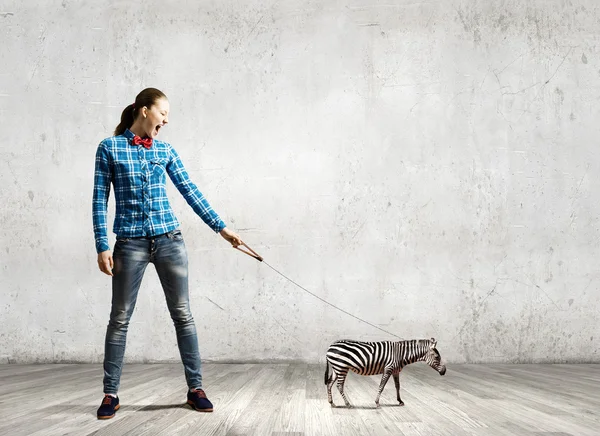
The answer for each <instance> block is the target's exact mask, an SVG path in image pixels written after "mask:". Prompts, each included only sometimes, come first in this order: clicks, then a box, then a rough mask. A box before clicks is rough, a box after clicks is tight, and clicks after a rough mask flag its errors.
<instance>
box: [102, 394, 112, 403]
mask: <svg viewBox="0 0 600 436" xmlns="http://www.w3.org/2000/svg"><path fill="white" fill-rule="evenodd" d="M111 402H112V397H111V396H110V395H105V396H104V401H102V404H111Z"/></svg>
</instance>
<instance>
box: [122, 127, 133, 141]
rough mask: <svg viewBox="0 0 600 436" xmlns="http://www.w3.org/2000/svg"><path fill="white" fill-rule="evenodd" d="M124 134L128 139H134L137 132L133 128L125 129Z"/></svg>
mask: <svg viewBox="0 0 600 436" xmlns="http://www.w3.org/2000/svg"><path fill="white" fill-rule="evenodd" d="M123 136H124V137H126V138H127V139H133V137H134V136H135V134H134V133H133V132H132V131H131V130H129V129H125V131H124V132H123Z"/></svg>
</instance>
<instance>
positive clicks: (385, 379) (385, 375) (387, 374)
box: [375, 370, 392, 407]
mask: <svg viewBox="0 0 600 436" xmlns="http://www.w3.org/2000/svg"><path fill="white" fill-rule="evenodd" d="M390 375H392V371H389V370H388V371H386V372H384V373H383V377H381V383H380V384H379V390H378V391H377V398H375V404H376V405H377V407H379V397H381V393H382V392H383V388H384V387H385V384H386V383H387V382H388V380H389V379H390Z"/></svg>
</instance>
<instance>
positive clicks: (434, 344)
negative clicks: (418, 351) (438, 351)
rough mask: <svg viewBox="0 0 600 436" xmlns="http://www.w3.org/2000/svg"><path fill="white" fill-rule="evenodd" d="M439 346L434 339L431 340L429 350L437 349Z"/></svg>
mask: <svg viewBox="0 0 600 436" xmlns="http://www.w3.org/2000/svg"><path fill="white" fill-rule="evenodd" d="M436 346H437V341H436V340H435V339H434V338H431V344H430V345H429V348H432V349H433V348H435V347H436Z"/></svg>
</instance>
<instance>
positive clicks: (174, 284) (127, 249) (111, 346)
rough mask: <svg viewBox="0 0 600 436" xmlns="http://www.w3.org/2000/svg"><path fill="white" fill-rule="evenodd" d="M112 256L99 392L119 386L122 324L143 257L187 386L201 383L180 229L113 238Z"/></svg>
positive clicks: (132, 301) (133, 296) (124, 333)
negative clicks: (158, 290) (159, 292)
mask: <svg viewBox="0 0 600 436" xmlns="http://www.w3.org/2000/svg"><path fill="white" fill-rule="evenodd" d="M113 260H114V267H113V278H112V309H111V312H110V321H109V323H108V328H107V330H106V342H105V349H104V393H105V394H116V393H117V391H118V390H119V385H120V379H121V369H122V367H123V355H124V354H125V342H126V339H127V328H128V326H129V320H130V318H131V314H132V313H133V309H134V308H135V302H136V300H137V295H138V290H139V288H140V283H141V282H142V277H143V276H144V271H145V270H146V267H147V266H148V264H149V263H153V264H154V266H155V267H156V272H157V273H158V277H159V278H160V282H161V285H162V288H163V291H164V293H165V298H166V300H167V307H168V308H169V312H170V314H171V319H173V323H174V324H175V331H176V334H177V345H178V347H179V354H180V355H181V361H182V363H183V368H184V371H185V378H186V381H187V384H188V387H189V388H190V389H191V388H197V389H200V388H202V373H201V364H200V352H199V350H198V337H197V334H196V326H195V324H194V318H193V317H192V313H191V311H190V304H189V292H188V260H187V251H186V248H185V244H184V242H183V236H182V235H181V231H179V230H174V231H172V232H169V233H166V234H164V235H160V236H155V237H148V238H146V237H143V238H125V239H117V242H116V244H115V248H114V252H113Z"/></svg>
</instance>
